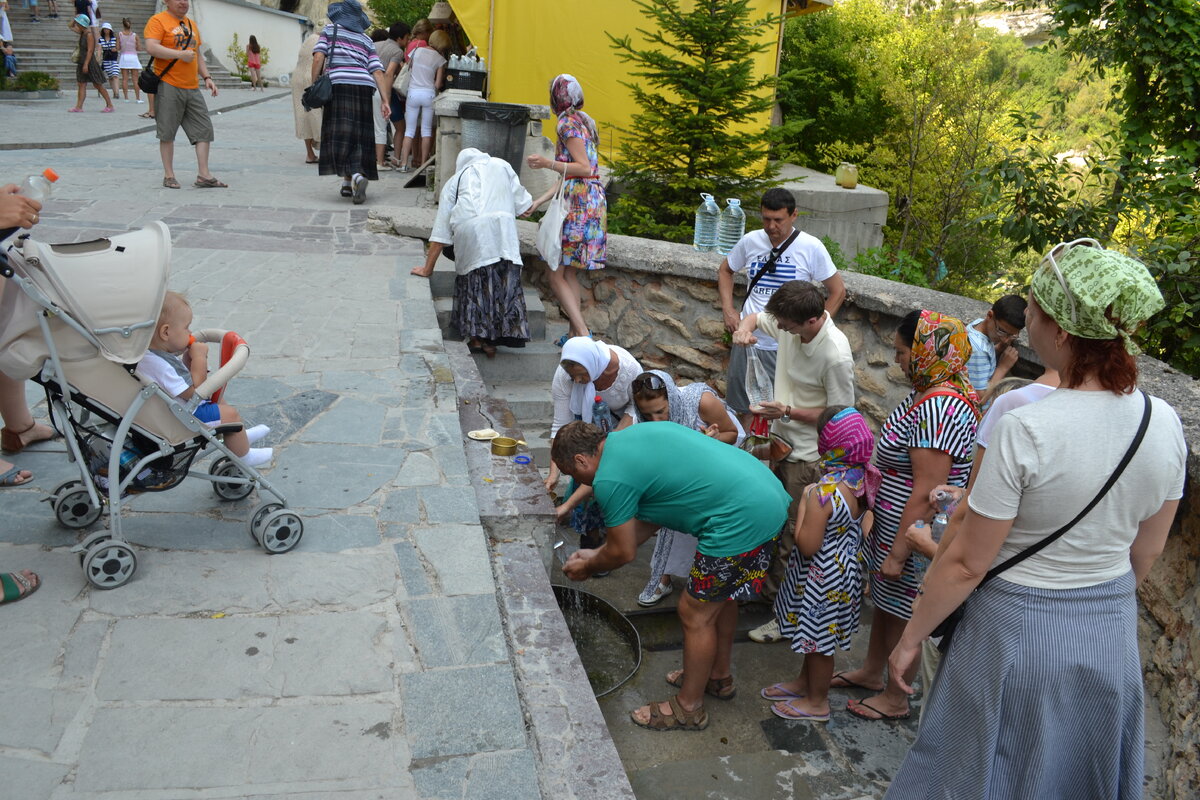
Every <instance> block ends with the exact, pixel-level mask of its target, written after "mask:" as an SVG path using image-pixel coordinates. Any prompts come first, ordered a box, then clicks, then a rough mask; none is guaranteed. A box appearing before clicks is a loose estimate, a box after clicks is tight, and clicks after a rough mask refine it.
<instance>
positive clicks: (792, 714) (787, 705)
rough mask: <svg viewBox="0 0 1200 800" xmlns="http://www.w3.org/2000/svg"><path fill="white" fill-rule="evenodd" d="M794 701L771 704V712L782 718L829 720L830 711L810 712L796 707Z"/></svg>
mask: <svg viewBox="0 0 1200 800" xmlns="http://www.w3.org/2000/svg"><path fill="white" fill-rule="evenodd" d="M797 699H799V698H797ZM793 702H795V701H794V700H788V701H787V702H782V703H775V704H773V705H772V706H771V713H772V714H774V715H775V716H777V717H780V718H781V719H791V720H798V721H803V722H829V713H828V712H826V713H824V714H809V713H808V712H807V711H803V710H801V709H799V708H796V707H795V706H794V705H792V703H793Z"/></svg>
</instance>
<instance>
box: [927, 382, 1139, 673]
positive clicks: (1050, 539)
mask: <svg viewBox="0 0 1200 800" xmlns="http://www.w3.org/2000/svg"><path fill="white" fill-rule="evenodd" d="M1142 401H1143V402H1144V403H1145V409H1144V410H1143V411H1142V423H1141V425H1139V426H1138V430H1137V434H1136V435H1135V436H1134V437H1133V442H1132V443H1131V444H1130V445H1129V449H1128V450H1126V451H1125V455H1124V456H1123V457H1122V458H1121V462H1120V463H1119V464H1117V468H1116V469H1115V470H1113V474H1112V475H1110V476H1109V477H1108V481H1107V482H1106V483H1105V484H1104V486H1103V487H1102V488H1101V489H1100V492H1099V494H1097V495H1096V496H1095V497H1094V498H1092V502H1090V503H1088V504H1087V506H1086V507H1085V508H1084V509H1083V511H1080V512H1079V513H1078V514H1077V515H1076V516H1075V519H1073V520H1071V521H1070V522H1068V523H1067V524H1066V525H1063V526H1062V527H1061V528H1059V529H1058V530H1056V531H1055V532H1054V533H1052V534H1050V535H1049V536H1047V537H1045V538H1044V539H1042V540H1041V541H1038V542H1035V543H1034V544H1032V545H1030V546H1029V547H1027V548H1025V549H1024V550H1022V551H1021V552H1019V553H1017V554H1016V555H1013V556H1011V557H1009V558H1007V559H1005V560H1004V561H1003V562H1002V563H1000V564H997V565H996V566H994V567H992V568H991V569H989V570H988V571H987V574H986V575H984V576H983V580H981V581H980V582H979V586H976V587H975V591H979V588H980V587H981V586H983V585H984V584H985V583H987V582H988V581H990V580H991V579H992V578H994V577H996V576H997V575H999V574H1000V573H1001V572H1004V570H1006V569H1008V568H1009V567H1012V566H1015V565H1016V564H1018V563H1019V562H1021V561H1024V560H1025V559H1027V558H1029V557H1030V556H1032V555H1034V554H1035V553H1037V552H1039V551H1041V550H1042V549H1043V548H1046V547H1048V546H1050V545H1051V544H1053V543H1054V541H1055V540H1056V539H1058V538H1059V537H1060V536H1062V535H1063V534H1064V533H1066V532H1067V531H1069V530H1070V529H1071V528H1073V527H1075V525H1076V523H1078V522H1079V520H1081V519H1083V518H1084V517H1086V516H1087V515H1088V512H1090V511H1091V510H1092V509H1093V508H1095V507H1096V504H1097V503H1099V502H1100V500H1101V499H1102V498H1103V497H1104V495H1106V494H1108V490H1109V489H1111V488H1112V487H1113V484H1115V483H1116V482H1117V479H1118V478H1120V477H1121V473H1122V472H1124V471H1125V467H1127V466H1129V462H1130V461H1131V460H1132V459H1133V455H1134V453H1136V452H1137V449H1138V447H1139V446H1140V445H1141V443H1142V439H1143V438H1145V436H1146V429H1147V428H1148V427H1150V396H1149V395H1148V394H1146V393H1145V392H1142ZM973 593H974V592H973ZM973 593H972V594H973ZM970 599H971V598H970V597H968V598H967V599H966V600H964V601H963V602H962V603H961V604H959V606H958V608H956V609H954V611H952V612H950V615H949V616H948V617H946V618H945V619H944V620H942V622H941V624H939V625H938V626H937V627H936V628H934V629H933V633H931V634H930V636H940V637H942V640H941V641H940V642H938V646H937V648H938V650H940V651H941V652H942V655H945V654H946V653H948V652H949V651H950V642H951V640H952V639H953V638H954V629H955V628H957V627H958V623H959V622H960V621H961V620H962V618H963V614H964V613H965V609H966V605H967V602H969V601H970Z"/></svg>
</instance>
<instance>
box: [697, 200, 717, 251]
mask: <svg viewBox="0 0 1200 800" xmlns="http://www.w3.org/2000/svg"><path fill="white" fill-rule="evenodd" d="M700 197H701V198H703V200H704V202H702V203H701V204H700V207H699V208H697V209H696V233H695V235H694V236H693V237H692V247H694V248H696V249H697V250H699V251H700V252H701V253H711V252H712V251H714V250H716V249H717V222H718V220H720V218H721V209H720V208H718V207H717V201H716V200H714V199H713V196H712V195H711V194H705V193H703V192H701V193H700Z"/></svg>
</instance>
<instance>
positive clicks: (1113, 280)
mask: <svg viewBox="0 0 1200 800" xmlns="http://www.w3.org/2000/svg"><path fill="white" fill-rule="evenodd" d="M1162 307H1163V300H1162V295H1161V294H1159V291H1158V287H1157V286H1156V285H1155V283H1154V279H1153V278H1152V277H1151V275H1150V273H1149V271H1148V270H1147V269H1146V268H1145V267H1144V266H1142V264H1140V263H1138V262H1137V261H1135V260H1133V259H1132V258H1129V257H1127V256H1124V255H1122V254H1120V253H1116V252H1113V251H1111V250H1105V249H1103V248H1101V247H1100V246H1099V244H1097V243H1096V242H1095V241H1093V240H1080V241H1076V242H1070V243H1068V244H1064V245H1058V246H1057V247H1055V248H1054V249H1053V250H1051V252H1050V253H1049V254H1047V256H1046V258H1044V259H1043V260H1042V263H1041V265H1040V266H1039V268H1038V270H1037V271H1036V272H1035V273H1034V276H1033V282H1032V288H1031V291H1030V295H1029V309H1028V310H1027V311H1026V319H1027V322H1028V327H1027V329H1026V330H1027V331H1028V332H1029V341H1030V343H1031V344H1032V345H1033V348H1034V350H1036V351H1037V354H1038V355H1039V356H1040V357H1041V358H1042V360H1043V361H1044V362H1045V364H1046V366H1047V367H1048V368H1050V369H1056V370H1058V372H1059V374H1060V375H1061V376H1062V384H1061V385H1060V387H1059V388H1058V389H1056V390H1055V391H1054V392H1052V393H1051V394H1049V395H1048V396H1046V397H1044V398H1043V399H1041V400H1039V401H1037V402H1036V403H1030V404H1028V405H1026V406H1023V407H1021V408H1017V409H1014V410H1012V411H1010V412H1008V413H1007V414H1005V415H1004V416H1003V417H1001V418H1000V420H999V421H998V422H997V423H996V427H995V428H994V429H993V431H992V433H991V435H990V442H989V447H988V449H987V458H986V459H984V461H983V464H982V466H981V468H980V473H979V476H978V478H976V480H975V485H974V488H973V490H972V492H971V494H970V497H969V498H968V501H967V502H968V509H967V512H966V516H965V518H964V519H963V522H962V526H961V528H960V529H959V533H958V535H957V536H955V537H954V538H953V539H952V540H951V541H950V542H949V543H948V544H947V545H946V546H945V548H944V550H943V551H942V552H940V553H939V554H938V556H937V557H936V558H935V560H934V562H933V566H932V567H931V568H930V571H929V575H928V577H927V578H926V581H925V587H924V593H923V595H922V596H921V601H920V602H919V603H918V604H917V608H916V610H915V612H914V614H913V617H912V620H911V621H910V622H909V623H908V625H907V627H906V628H905V629H904V631H903V635H902V636H901V639H900V643H899V645H897V647H896V649H895V651H894V652H893V653H892V656H891V659H890V661H889V671H890V672H892V674H906V673H908V672H909V670H910V669H911V665H912V664H913V663H915V662H916V660H917V657H918V654H919V652H920V649H921V642H922V640H923V639H925V638H926V637H927V636H929V635H930V633H931V632H932V631H933V629H934V628H935V627H936V626H937V624H938V623H939V622H941V620H943V619H945V618H946V617H947V616H948V615H949V614H950V612H951V611H953V610H954V609H955V608H956V607H958V605H959V604H961V603H963V601H966V606H965V610H964V613H963V616H962V620H961V622H959V624H958V627H957V628H956V629H955V631H954V638H953V644H952V645H951V646H950V648H949V652H947V653H946V655H945V657H944V659H943V660H942V665H941V668H940V670H939V671H938V677H937V681H936V682H935V683H934V685H933V691H932V692H931V694H930V696H929V697H928V699H927V700H926V703H927V708H926V709H925V715H924V717H923V719H922V720H921V727H920V731H919V732H918V735H917V740H916V741H915V742H914V743H913V746H912V749H911V750H910V751H909V753H908V756H907V757H906V758H905V760H904V763H903V764H902V765H901V767H900V769H899V771H898V772H897V773H896V777H895V779H894V780H893V782H892V785H891V788H890V789H889V790H888V793H887V797H888V798H904V800H913V799H914V798H916V799H917V800H920V799H922V798H941V797H953V798H955V800H983V799H984V798H1000V797H1006V798H1007V797H1022V798H1024V797H1056V798H1066V797H1087V798H1093V797H1104V798H1111V799H1112V800H1135V798H1141V797H1142V793H1143V788H1144V787H1143V785H1142V779H1143V757H1144V754H1145V739H1144V736H1143V725H1144V715H1145V710H1144V705H1143V703H1144V699H1143V687H1142V662H1141V658H1140V657H1139V655H1138V637H1137V627H1138V614H1137V599H1136V595H1135V590H1136V587H1137V584H1138V582H1140V581H1141V580H1142V579H1143V578H1145V576H1146V574H1147V573H1148V572H1149V570H1150V568H1151V566H1153V564H1154V561H1155V559H1157V558H1158V556H1159V554H1160V553H1161V552H1162V550H1163V546H1164V545H1165V544H1166V540H1167V533H1168V531H1169V530H1170V528H1171V522H1172V520H1173V519H1174V517H1175V512H1176V509H1177V508H1178V505H1179V498H1180V497H1181V496H1182V494H1183V483H1184V466H1185V462H1186V457H1187V452H1186V444H1185V442H1184V438H1183V429H1182V426H1181V425H1180V422H1179V417H1178V416H1177V415H1176V414H1175V411H1174V409H1172V408H1171V407H1170V406H1169V405H1167V404H1166V403H1165V402H1163V401H1162V400H1160V399H1158V398H1148V397H1147V396H1146V395H1144V394H1143V393H1142V392H1139V391H1137V377H1138V371H1137V362H1135V361H1134V358H1133V355H1134V353H1136V352H1137V348H1136V347H1134V346H1133V343H1132V342H1131V340H1130V337H1131V336H1132V334H1133V332H1134V331H1135V330H1136V329H1137V327H1138V326H1139V325H1140V324H1141V323H1142V322H1144V321H1145V320H1146V319H1147V318H1148V317H1150V315H1152V314H1154V313H1155V312H1157V311H1158V310H1159V309H1161V308H1162ZM1147 413H1148V414H1149V417H1148V419H1147V418H1146V414H1147ZM1143 426H1144V435H1143V438H1142V440H1141V441H1140V443H1139V444H1138V445H1137V449H1136V452H1135V453H1134V454H1133V456H1132V458H1131V459H1130V460H1129V462H1128V468H1127V469H1125V470H1124V471H1123V472H1122V473H1121V474H1120V476H1119V477H1118V479H1117V480H1116V482H1115V483H1113V484H1112V485H1111V487H1110V488H1109V489H1108V491H1107V492H1104V493H1103V496H1102V497H1101V499H1100V500H1099V502H1097V503H1096V504H1095V505H1094V506H1091V507H1090V510H1088V511H1087V512H1086V513H1085V514H1083V515H1082V516H1078V515H1079V512H1080V511H1082V510H1084V509H1085V508H1089V501H1091V500H1093V499H1094V498H1096V497H1098V496H1099V495H1100V494H1101V493H1102V489H1103V487H1104V486H1105V485H1106V482H1107V481H1108V480H1109V479H1110V477H1111V476H1113V475H1114V474H1115V472H1116V469H1117V465H1118V464H1119V463H1120V462H1121V461H1122V458H1123V456H1124V454H1125V453H1127V452H1129V451H1130V449H1131V444H1132V443H1133V442H1135V441H1136V440H1137V431H1138V430H1139V429H1140V428H1142V427H1143ZM1072 519H1076V520H1077V521H1076V522H1075V523H1074V524H1073V525H1070V526H1069V527H1068V528H1067V529H1066V531H1065V532H1064V533H1063V534H1062V536H1061V538H1058V539H1055V540H1053V541H1052V542H1051V543H1050V544H1049V545H1048V546H1046V547H1045V549H1042V550H1040V551H1038V552H1035V553H1033V554H1031V555H1029V556H1028V557H1027V558H1025V559H1024V560H1022V561H1020V563H1016V564H1013V565H1011V566H1006V567H1005V568H1003V571H1001V572H999V573H998V574H995V575H994V577H991V579H990V580H988V581H987V582H986V583H983V584H982V585H980V584H981V582H982V581H983V578H984V575H985V573H986V574H989V575H990V574H992V573H993V572H995V571H996V569H997V568H998V567H1000V566H1001V565H1003V564H1004V563H1005V562H1006V561H1008V560H1009V559H1010V558H1011V557H1013V556H1015V555H1017V554H1018V553H1021V552H1023V551H1026V550H1027V549H1028V548H1030V547H1031V546H1032V545H1034V544H1035V543H1037V542H1042V541H1045V540H1046V539H1047V538H1048V537H1049V536H1051V535H1052V534H1053V533H1054V532H1056V531H1059V530H1061V529H1062V528H1063V526H1064V525H1068V524H1069V523H1070V522H1071V520H1072ZM902 688H904V689H905V690H907V691H911V689H910V688H909V687H908V686H902Z"/></svg>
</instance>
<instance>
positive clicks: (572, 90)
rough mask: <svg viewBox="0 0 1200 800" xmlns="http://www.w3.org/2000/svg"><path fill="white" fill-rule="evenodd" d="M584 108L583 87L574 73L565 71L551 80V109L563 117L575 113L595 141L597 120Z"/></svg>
mask: <svg viewBox="0 0 1200 800" xmlns="http://www.w3.org/2000/svg"><path fill="white" fill-rule="evenodd" d="M582 108H583V87H582V86H580V85H579V81H577V80H576V79H575V76H574V75H571V74H569V73H566V72H564V73H563V74H562V75H559V76H558V77H557V78H555V79H554V80H552V81H551V82H550V109H551V110H552V111H553V112H554V113H555V114H557V115H558V116H559V117H562V116H563V115H564V114H574V115H575V116H577V117H579V118H580V119H581V120H583V124H584V125H586V126H587V129H588V133H590V134H591V135H592V139H593V141H594V140H595V139H596V138H597V134H596V122H595V121H594V120H593V119H592V118H591V117H589V116H588V115H587V114H585V113H584V112H583V111H581V110H580V109H582Z"/></svg>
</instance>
